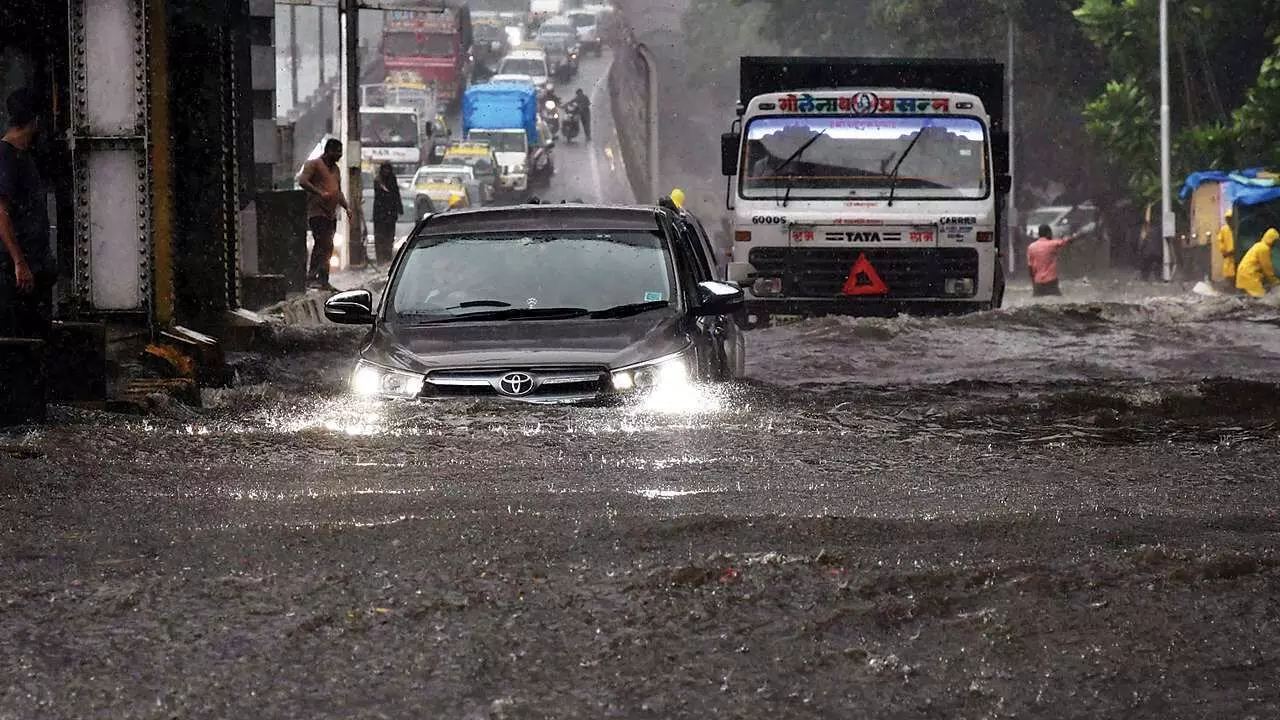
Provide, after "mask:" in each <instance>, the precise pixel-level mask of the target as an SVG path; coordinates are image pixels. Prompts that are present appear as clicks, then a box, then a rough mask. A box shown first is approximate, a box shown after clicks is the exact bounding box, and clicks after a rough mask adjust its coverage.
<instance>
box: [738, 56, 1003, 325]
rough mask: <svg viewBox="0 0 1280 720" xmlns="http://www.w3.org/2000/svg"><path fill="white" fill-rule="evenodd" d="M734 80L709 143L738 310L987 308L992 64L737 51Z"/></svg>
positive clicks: (995, 177)
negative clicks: (724, 207)
mask: <svg viewBox="0 0 1280 720" xmlns="http://www.w3.org/2000/svg"><path fill="white" fill-rule="evenodd" d="M740 90H741V96H742V97H741V104H740V105H739V108H738V116H739V117H738V119H737V120H735V122H734V127H733V129H732V131H731V132H730V133H727V134H726V135H725V136H724V137H723V139H722V146H721V150H722V156H723V157H722V165H723V172H724V174H725V175H727V176H730V177H731V178H732V180H731V181H730V183H729V188H730V198H729V201H730V205H731V207H732V209H733V211H734V217H733V243H732V248H731V253H732V261H731V262H730V265H729V277H730V279H732V280H734V281H736V282H738V283H739V284H741V285H742V286H743V287H744V288H746V289H747V313H748V315H750V316H754V317H755V319H756V320H757V321H762V320H767V318H768V317H769V316H770V315H773V314H788V315H791V314H798V315H815V314H827V313H837V314H852V315H872V314H889V313H896V312H909V313H910V312H915V313H951V312H966V311H974V310H981V309H987V308H993V307H999V306H1000V304H1001V302H1002V301H1003V295H1004V274H1003V270H1002V269H1001V263H1000V257H999V256H1000V250H1001V232H1002V228H1003V223H1002V216H1003V213H1004V199H1005V195H1006V193H1008V191H1009V185H1010V179H1009V176H1008V135H1007V133H1006V132H1005V130H1004V122H1003V112H1004V97H1005V96H1004V68H1003V66H1001V65H999V64H997V63H994V62H988V61H972V60H896V59H894V60H890V59H865V58H765V57H748V58H742V60H741V87H740Z"/></svg>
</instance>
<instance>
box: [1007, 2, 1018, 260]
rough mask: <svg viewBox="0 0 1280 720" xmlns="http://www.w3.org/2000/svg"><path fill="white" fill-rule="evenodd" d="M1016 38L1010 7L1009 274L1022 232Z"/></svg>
mask: <svg viewBox="0 0 1280 720" xmlns="http://www.w3.org/2000/svg"><path fill="white" fill-rule="evenodd" d="M1016 38H1017V30H1016V28H1015V26H1014V22H1013V12H1012V8H1010V11H1009V175H1010V177H1012V178H1013V187H1012V188H1011V189H1010V190H1009V222H1008V226H1009V236H1008V240H1007V242H1006V244H1005V249H1006V251H1007V254H1008V257H1009V275H1013V274H1014V273H1015V272H1017V268H1018V264H1017V263H1018V240H1019V239H1021V237H1022V234H1021V233H1020V232H1019V230H1018V228H1019V227H1020V225H1019V223H1018V171H1017V163H1016V162H1015V160H1016V159H1017V147H1018V142H1017V135H1016V134H1015V130H1016V129H1017V125H1016V123H1017V117H1018V113H1017V110H1016V109H1015V107H1014V104H1013V103H1014V91H1013V81H1014V77H1015V68H1016V65H1017V55H1016V54H1015V40H1016Z"/></svg>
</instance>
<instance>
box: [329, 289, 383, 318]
mask: <svg viewBox="0 0 1280 720" xmlns="http://www.w3.org/2000/svg"><path fill="white" fill-rule="evenodd" d="M324 316H325V317H326V318H328V320H329V322H334V323H338V324H340V325H372V324H373V293H371V292H369V291H368V290H348V291H347V292H341V293H338V294H337V295H334V296H333V297H331V298H329V299H328V300H327V301H325V304H324Z"/></svg>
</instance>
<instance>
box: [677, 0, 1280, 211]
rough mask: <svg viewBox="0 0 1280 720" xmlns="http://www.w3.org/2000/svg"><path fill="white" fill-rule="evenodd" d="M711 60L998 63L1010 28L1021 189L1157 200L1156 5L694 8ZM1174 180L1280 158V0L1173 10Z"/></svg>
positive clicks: (856, 1)
mask: <svg viewBox="0 0 1280 720" xmlns="http://www.w3.org/2000/svg"><path fill="white" fill-rule="evenodd" d="M692 6H693V9H692V11H691V13H690V16H689V28H690V30H691V33H692V31H695V30H696V31H697V33H698V34H696V35H691V36H692V37H696V38H698V41H697V45H696V46H695V47H697V48H698V49H699V52H700V55H701V59H703V60H705V61H706V62H705V64H704V65H702V66H701V67H700V68H699V70H698V72H701V73H705V74H706V76H707V77H710V76H712V75H714V74H716V73H729V74H728V75H725V76H722V77H723V78H724V80H723V81H727V82H732V79H731V78H732V74H731V73H732V68H733V67H734V66H735V64H736V60H737V57H738V55H740V54H746V53H752V54H770V53H773V52H775V51H776V52H779V53H781V54H809V55H817V54H830V55H876V54H887V55H902V56H961V57H979V56H981V57H995V58H997V59H1004V58H1005V55H1006V52H1007V32H1008V26H1009V23H1010V22H1012V23H1013V24H1014V25H1015V26H1016V30H1017V35H1016V37H1017V43H1016V46H1015V60H1016V77H1015V85H1014V87H1015V92H1016V97H1017V104H1016V108H1015V111H1016V113H1017V115H1016V124H1017V129H1018V130H1019V132H1018V135H1017V141H1018V146H1017V150H1018V171H1019V186H1020V187H1021V188H1022V189H1023V193H1024V195H1026V196H1029V195H1034V194H1035V193H1033V192H1028V190H1029V188H1030V187H1031V186H1042V187H1043V186H1049V185H1051V184H1056V183H1062V184H1064V185H1065V186H1066V187H1067V188H1068V193H1069V194H1070V195H1072V196H1074V197H1075V198H1076V199H1084V198H1086V197H1093V198H1095V199H1098V200H1099V201H1101V202H1104V203H1106V202H1108V201H1109V200H1114V199H1115V198H1113V197H1111V196H1115V195H1127V196H1130V197H1131V198H1132V199H1133V200H1135V201H1138V203H1139V204H1140V203H1145V202H1148V201H1150V200H1153V199H1155V198H1157V197H1158V196H1159V113H1158V104H1159V100H1158V98H1159V88H1160V82H1159V81H1160V67H1159V62H1158V60H1159V40H1160V38H1159V24H1158V20H1159V0H845V1H844V2H839V3H836V2H829V0H693V3H692ZM1169 6H1170V39H1171V42H1170V74H1171V79H1172V83H1171V91H1172V93H1171V94H1172V101H1171V114H1172V117H1173V119H1174V125H1175V135H1174V158H1173V160H1174V172H1175V176H1178V175H1181V174H1184V173H1187V172H1191V171H1193V170H1201V169H1209V168H1228V167H1240V166H1248V165H1266V164H1275V163H1276V159H1277V157H1280V44H1277V42H1278V39H1280V38H1278V36H1280V0H1171V2H1170V3H1169Z"/></svg>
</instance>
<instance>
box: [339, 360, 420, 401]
mask: <svg viewBox="0 0 1280 720" xmlns="http://www.w3.org/2000/svg"><path fill="white" fill-rule="evenodd" d="M422 384H423V377H422V376H421V375H418V374H415V373H407V372H401V371H399V370H392V369H391V368H384V367H382V366H380V365H374V364H373V363H370V362H366V361H364V360H361V361H360V362H359V363H358V364H357V365H356V369H355V372H353V373H352V374H351V391H352V392H354V393H355V394H356V395H359V396H360V397H366V398H370V397H392V398H415V397H417V396H418V395H419V394H421V393H422Z"/></svg>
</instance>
